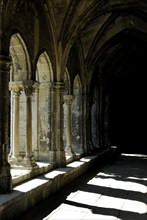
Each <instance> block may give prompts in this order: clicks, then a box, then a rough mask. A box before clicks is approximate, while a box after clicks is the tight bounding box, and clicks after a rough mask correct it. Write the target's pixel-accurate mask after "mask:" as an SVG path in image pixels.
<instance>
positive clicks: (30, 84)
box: [23, 80, 39, 96]
mask: <svg viewBox="0 0 147 220" xmlns="http://www.w3.org/2000/svg"><path fill="white" fill-rule="evenodd" d="M38 88H39V82H36V81H33V80H26V81H23V89H24V92H25V94H26V96H32V95H33V93H34V92H35V90H36V89H38Z"/></svg>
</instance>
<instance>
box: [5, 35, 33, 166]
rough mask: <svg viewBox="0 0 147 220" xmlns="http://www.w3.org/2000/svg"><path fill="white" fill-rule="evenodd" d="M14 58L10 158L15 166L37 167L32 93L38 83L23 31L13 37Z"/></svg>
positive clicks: (11, 52) (12, 68) (11, 53)
mask: <svg viewBox="0 0 147 220" xmlns="http://www.w3.org/2000/svg"><path fill="white" fill-rule="evenodd" d="M9 52H10V57H11V59H12V65H11V71H10V82H9V89H10V91H11V105H10V106H11V107H10V108H11V117H10V118H11V119H10V120H11V122H10V123H11V129H10V131H11V134H10V139H11V141H10V147H11V150H10V155H9V160H10V163H11V165H12V166H13V167H17V168H18V167H19V166H20V165H21V166H22V165H23V166H24V167H25V168H27V169H33V168H34V167H36V166H37V165H36V163H35V160H34V159H33V151H32V96H33V93H34V90H35V88H36V84H35V82H34V81H32V80H31V65H30V59H29V54H28V51H27V48H26V45H25V43H24V40H23V38H22V37H21V35H20V34H19V33H16V34H13V35H12V36H11V39H10V48H9Z"/></svg>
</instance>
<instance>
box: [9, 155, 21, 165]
mask: <svg viewBox="0 0 147 220" xmlns="http://www.w3.org/2000/svg"><path fill="white" fill-rule="evenodd" d="M9 163H10V164H11V165H12V166H13V165H18V164H19V156H14V155H11V156H10V157H9Z"/></svg>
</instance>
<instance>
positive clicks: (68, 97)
mask: <svg viewBox="0 0 147 220" xmlns="http://www.w3.org/2000/svg"><path fill="white" fill-rule="evenodd" d="M63 98H64V102H65V103H66V104H67V105H71V104H72V102H73V99H74V96H73V95H64V96H63Z"/></svg>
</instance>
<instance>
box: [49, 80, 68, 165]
mask: <svg viewBox="0 0 147 220" xmlns="http://www.w3.org/2000/svg"><path fill="white" fill-rule="evenodd" d="M63 89H64V85H63V83H62V82H55V83H52V84H51V85H50V93H51V114H52V115H51V151H50V154H51V158H52V160H53V161H55V162H56V163H57V165H58V166H59V167H62V166H65V164H66V158H65V151H64V148H63Z"/></svg>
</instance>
